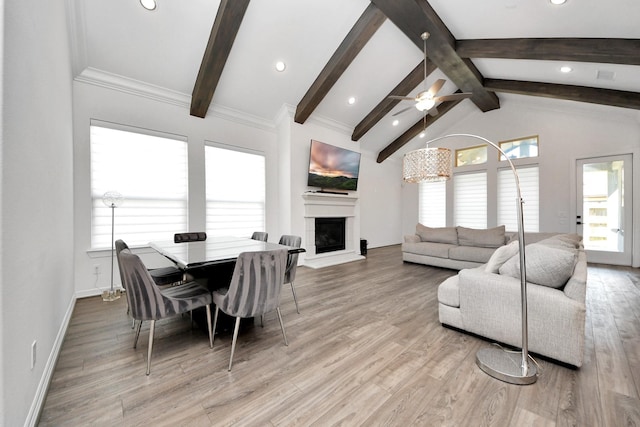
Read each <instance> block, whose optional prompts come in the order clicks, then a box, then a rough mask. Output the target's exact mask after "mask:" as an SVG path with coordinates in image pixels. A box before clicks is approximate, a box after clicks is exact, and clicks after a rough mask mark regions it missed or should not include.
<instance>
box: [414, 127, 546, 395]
mask: <svg viewBox="0 0 640 427" xmlns="http://www.w3.org/2000/svg"><path fill="white" fill-rule="evenodd" d="M449 138H474V139H479V140H481V141H484V142H485V143H487V144H488V145H490V146H492V147H493V148H495V149H496V150H498V151H499V152H500V154H502V155H503V156H504V158H505V159H507V161H508V162H509V166H510V167H511V171H512V172H513V176H514V178H515V181H516V189H517V199H516V205H517V211H518V242H519V248H520V293H521V305H522V351H520V352H509V351H505V350H503V349H502V348H498V347H490V348H482V349H480V350H479V351H478V353H476V364H477V365H478V366H479V367H480V369H482V370H483V371H484V372H486V373H487V374H488V375H490V376H492V377H494V378H497V379H499V380H502V381H505V382H508V383H511V384H518V385H526V384H533V383H535V382H536V380H537V379H538V372H537V368H536V365H535V364H534V363H532V362H531V360H530V357H529V336H528V319H527V272H526V264H525V242H524V215H523V208H522V205H523V203H524V201H523V200H522V193H521V191H520V180H519V178H518V172H517V171H516V168H515V166H514V165H513V162H512V161H511V160H510V159H509V156H507V154H506V153H505V152H504V151H503V150H502V149H501V148H500V147H499V146H498V145H497V144H495V143H493V142H491V141H489V140H488V139H486V138H483V137H481V136H478V135H472V134H466V133H458V134H450V135H445V136H441V137H438V138H434V139H432V140H430V141H428V142H427V143H426V148H421V149H418V150H414V151H410V152H408V153H406V154H405V155H404V158H403V162H402V165H403V167H402V174H403V179H404V180H405V181H406V182H412V183H419V182H435V181H445V180H448V179H449V178H450V177H451V150H449V149H448V148H441V147H429V144H431V143H433V142H436V141H440V140H444V139H449Z"/></svg>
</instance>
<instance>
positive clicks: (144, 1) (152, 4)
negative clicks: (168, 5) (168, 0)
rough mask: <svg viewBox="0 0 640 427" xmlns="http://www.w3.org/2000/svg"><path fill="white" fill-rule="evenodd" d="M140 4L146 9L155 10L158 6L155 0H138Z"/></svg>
mask: <svg viewBox="0 0 640 427" xmlns="http://www.w3.org/2000/svg"><path fill="white" fill-rule="evenodd" d="M140 4H141V5H142V7H144V8H145V9H147V10H156V8H157V7H158V4H157V2H156V0H140Z"/></svg>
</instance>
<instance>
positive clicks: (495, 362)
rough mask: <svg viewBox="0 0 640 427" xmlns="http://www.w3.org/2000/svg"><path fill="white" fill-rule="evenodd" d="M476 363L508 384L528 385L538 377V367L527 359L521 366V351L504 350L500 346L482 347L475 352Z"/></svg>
mask: <svg viewBox="0 0 640 427" xmlns="http://www.w3.org/2000/svg"><path fill="white" fill-rule="evenodd" d="M476 364H477V365H478V367H479V368H480V369H482V370H483V371H484V372H485V373H487V374H488V375H490V376H492V377H493V378H496V379H499V380H500V381H504V382H507V383H510V384H516V385H529V384H533V383H535V382H536V381H537V379H538V369H537V367H536V365H535V364H533V363H531V362H530V361H529V360H527V366H526V369H524V367H523V366H522V352H520V351H518V352H513V353H511V352H506V351H504V350H503V349H501V348H496V347H493V348H482V349H480V350H478V352H477V353H476Z"/></svg>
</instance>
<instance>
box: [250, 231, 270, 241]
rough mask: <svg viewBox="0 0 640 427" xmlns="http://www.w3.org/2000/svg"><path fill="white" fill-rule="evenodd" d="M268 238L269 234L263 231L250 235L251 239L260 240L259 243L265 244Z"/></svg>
mask: <svg viewBox="0 0 640 427" xmlns="http://www.w3.org/2000/svg"><path fill="white" fill-rule="evenodd" d="M268 237H269V233H267V232H264V231H254V232H253V234H252V235H251V239H253V240H260V241H261V242H266V241H267V238H268Z"/></svg>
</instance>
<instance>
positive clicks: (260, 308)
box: [213, 249, 289, 371]
mask: <svg viewBox="0 0 640 427" xmlns="http://www.w3.org/2000/svg"><path fill="white" fill-rule="evenodd" d="M286 265H287V250H286V249H275V250H269V251H257V252H243V253H241V254H240V255H238V259H237V261H236V265H235V268H234V270H233V276H232V277H231V282H230V283H229V287H228V288H226V289H219V290H217V291H214V292H213V303H214V304H215V305H216V310H215V314H214V316H213V330H214V332H215V328H216V324H217V322H218V311H219V310H222V311H223V312H224V313H226V314H228V315H229V316H233V317H235V318H236V322H235V327H234V330H233V341H232V343H231V356H230V357H229V371H231V366H232V364H233V354H234V352H235V348H236V341H237V339H238V330H239V328H240V319H241V318H250V317H256V316H262V315H264V314H265V313H269V312H271V311H274V310H275V311H276V312H277V314H278V320H280V328H281V329H282V336H283V338H284V343H285V345H289V342H288V341H287V335H286V333H285V331H284V323H283V322H282V314H281V313H280V291H281V289H282V284H283V281H284V272H285V269H286Z"/></svg>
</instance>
